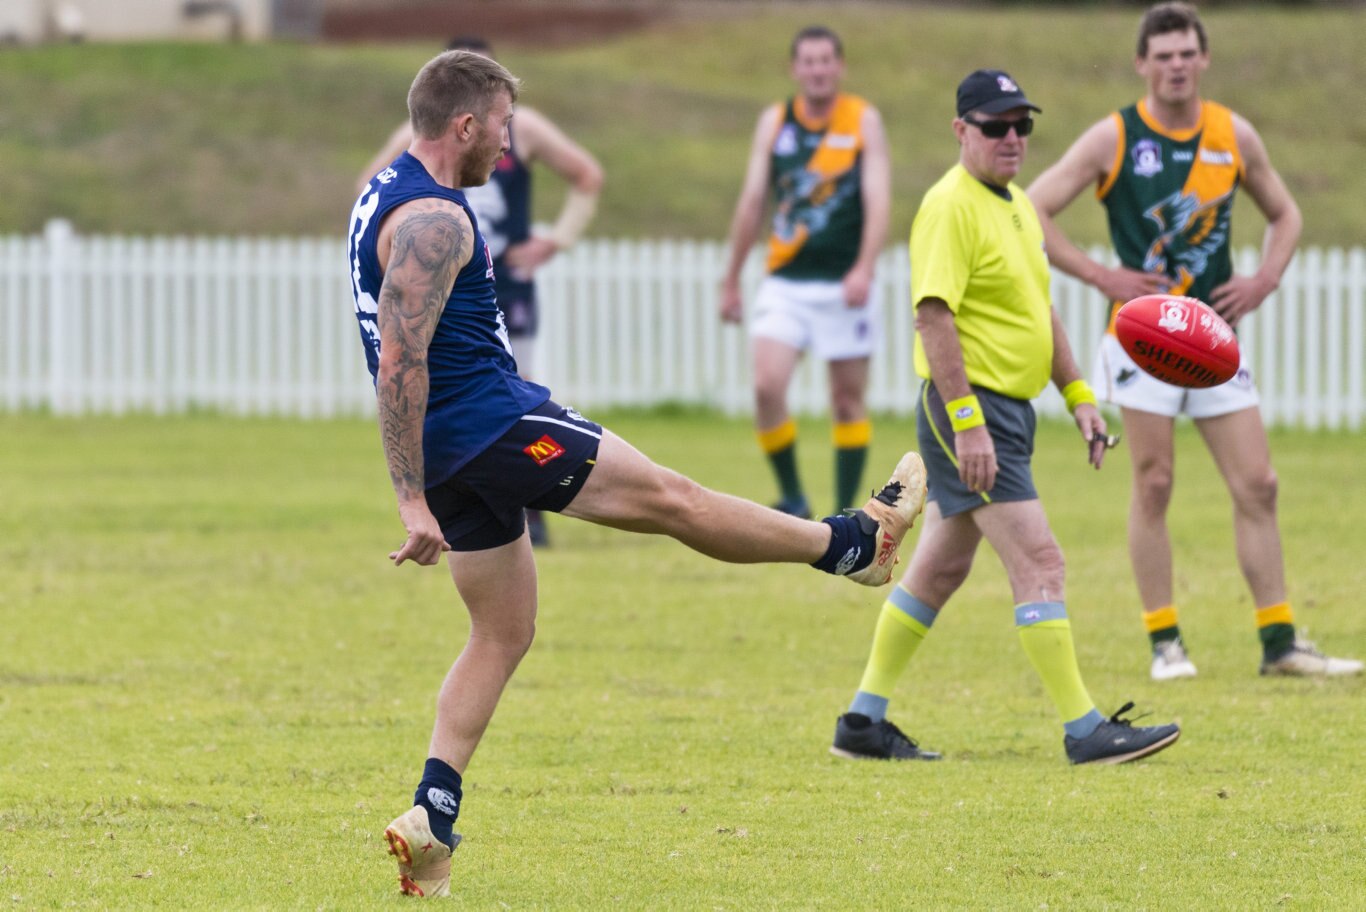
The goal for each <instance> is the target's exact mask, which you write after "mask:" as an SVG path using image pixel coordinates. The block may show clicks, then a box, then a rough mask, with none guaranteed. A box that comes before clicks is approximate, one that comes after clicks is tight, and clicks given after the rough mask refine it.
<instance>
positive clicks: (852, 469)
mask: <svg viewBox="0 0 1366 912" xmlns="http://www.w3.org/2000/svg"><path fill="white" fill-rule="evenodd" d="M833 436H834V442H835V512H839V511H840V510H843V509H844V508H845V507H857V506H860V505H861V504H859V503H856V502H855V500H856V499H857V498H858V496H859V485H860V482H862V481H863V467H864V466H865V465H866V464H867V463H868V444H869V443H871V442H872V439H873V423H872V422H871V421H869V420H868V419H867V418H864V419H862V420H860V421H850V422H847V423H845V424H836V425H835V429H834V435H833Z"/></svg>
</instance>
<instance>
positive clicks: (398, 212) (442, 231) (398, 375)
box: [376, 199, 474, 565]
mask: <svg viewBox="0 0 1366 912" xmlns="http://www.w3.org/2000/svg"><path fill="white" fill-rule="evenodd" d="M473 236H474V232H473V231H471V230H470V223H469V218H468V216H466V215H465V211H464V210H463V209H461V208H460V207H459V206H457V205H456V204H455V203H452V202H449V201H447V200H439V199H421V200H414V201H413V202H411V203H407V204H405V205H403V206H400V207H399V208H397V209H395V210H394V212H393V214H392V215H391V216H390V217H389V218H388V219H387V220H386V224H385V225H384V227H383V229H382V230H381V233H380V239H379V248H380V262H381V264H382V265H384V284H383V285H382V286H381V288H380V293H379V334H380V349H379V351H380V355H379V377H378V381H377V384H376V389H377V394H378V401H379V426H380V435H381V437H382V438H383V440H384V456H385V459H386V460H387V461H388V463H389V478H390V480H391V481H392V482H393V484H394V493H395V494H396V495H398V512H399V517H400V518H401V519H402V520H403V526H404V528H405V529H407V530H408V540H407V542H405V543H404V545H403V547H401V548H400V549H399V550H397V551H395V552H393V553H392V554H390V555H389V557H390V559H391V560H393V561H394V564H395V565H398V564H401V563H403V562H404V561H405V560H413V561H416V562H417V563H419V564H426V565H429V564H435V563H436V562H437V561H438V560H440V559H441V552H443V551H449V550H450V546H449V545H448V544H446V540H445V539H444V538H443V537H442V535H441V528H440V526H439V525H438V524H437V521H436V517H434V516H433V515H432V511H431V510H430V509H429V508H428V507H427V497H426V483H425V477H424V473H423V465H422V422H423V419H424V418H425V417H426V414H427V387H428V375H427V348H428V346H429V345H430V344H431V341H432V334H433V333H434V332H435V331H436V323H437V321H438V320H439V319H440V318H441V311H442V310H443V309H444V308H445V306H446V299H447V298H448V297H450V293H451V287H452V286H453V285H454V283H455V277H456V275H457V274H458V273H459V272H460V270H461V268H462V267H463V266H464V265H465V264H466V263H468V262H469V260H470V255H471V253H472V249H473ZM386 261H387V262H386Z"/></svg>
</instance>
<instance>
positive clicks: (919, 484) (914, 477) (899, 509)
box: [845, 452, 928, 586]
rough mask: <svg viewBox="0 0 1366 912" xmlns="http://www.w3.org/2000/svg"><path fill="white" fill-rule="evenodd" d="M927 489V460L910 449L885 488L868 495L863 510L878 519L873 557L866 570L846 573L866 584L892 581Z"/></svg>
mask: <svg viewBox="0 0 1366 912" xmlns="http://www.w3.org/2000/svg"><path fill="white" fill-rule="evenodd" d="M927 492H928V487H927V485H926V481H925V462H924V460H922V459H921V458H920V454H919V453H914V452H910V453H907V454H906V455H905V456H902V457H901V461H900V462H898V463H897V464H896V469H894V470H893V471H892V477H891V478H890V479H889V480H888V482H887V483H886V484H885V485H883V486H882V490H881V491H878V492H877V493H876V494H874V495H873V496H872V497H870V498H868V502H867V503H866V504H864V505H863V509H862V510H861V511H859V512H861V513H863V514H864V515H866V516H867V517H868V518H869V519H871V520H873V521H874V522H875V523H877V531H876V532H875V533H874V534H873V541H874V552H873V559H872V561H871V562H869V564H868V566H866V567H864V568H863V569H862V570H855V571H854V572H852V573H848V574H845V576H847V578H848V579H851V580H853V581H854V582H856V583H862V584H863V585H865V586H883V585H886V584H887V583H888V582H890V581H891V579H892V570H893V569H894V568H895V567H896V565H897V561H899V560H900V558H899V557H898V556H897V551H898V550H899V549H900V548H901V540H902V539H903V538H905V537H906V533H907V532H909V531H911V526H912V525H913V524H914V523H915V518H916V517H917V516H919V515H920V511H921V510H923V509H925V495H926V493H927Z"/></svg>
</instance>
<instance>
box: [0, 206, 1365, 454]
mask: <svg viewBox="0 0 1366 912" xmlns="http://www.w3.org/2000/svg"><path fill="white" fill-rule="evenodd" d="M724 254H725V251H724V248H723V246H722V245H721V244H719V243H715V242H696V241H611V240H600V241H589V242H586V243H583V244H580V245H579V246H577V247H576V248H574V250H572V251H570V252H568V253H566V254H564V255H562V256H560V257H557V258H556V259H555V260H553V261H552V262H551V263H550V264H549V265H547V266H546V267H545V268H544V269H543V270H542V272H541V274H540V295H541V304H542V308H541V309H542V323H541V340H540V343H539V350H538V355H537V361H538V367H537V373H538V375H539V378H540V379H542V380H543V381H544V382H546V383H547V384H548V385H549V386H550V387H551V388H552V389H553V390H555V395H556V398H557V399H559V400H561V401H563V402H565V403H572V404H574V405H575V406H577V407H579V408H601V407H605V406H649V405H656V404H661V403H681V404H689V405H703V406H711V407H716V408H719V409H722V410H724V411H726V412H732V413H735V412H746V411H748V410H749V409H750V408H751V393H750V384H749V364H748V357H747V351H748V342H747V339H746V337H745V335H744V333H743V332H742V331H740V330H739V329H736V328H734V327H729V326H725V325H723V324H722V323H721V322H720V320H719V319H718V317H717V313H716V297H717V295H716V292H717V287H718V283H719V281H720V272H721V269H722V268H723V264H724V262H725V255H724ZM1093 254H1098V255H1105V252H1104V251H1100V250H1097V251H1093ZM1256 262H1257V254H1256V252H1255V251H1254V250H1251V249H1245V250H1241V251H1239V252H1238V254H1237V257H1236V266H1237V268H1238V271H1240V272H1250V271H1252V269H1254V268H1255V265H1256ZM749 266H750V268H749V269H748V271H747V273H746V276H745V280H746V282H747V284H748V285H749V286H750V287H751V288H752V287H753V285H754V284H756V283H757V282H758V280H759V278H760V271H759V263H758V260H757V258H755V260H753V261H751V263H750V264H749ZM1053 281H1054V286H1053V287H1054V300H1055V303H1056V304H1057V307H1058V310H1059V312H1060V313H1061V314H1062V318H1063V322H1064V323H1065V325H1066V326H1067V330H1068V335H1069V336H1070V338H1071V340H1072V344H1073V347H1074V348H1075V349H1076V352H1077V356H1078V360H1079V361H1080V362H1081V364H1082V365H1083V369H1084V370H1088V371H1089V365H1090V364H1091V360H1092V353H1093V352H1094V350H1095V346H1096V343H1097V341H1098V340H1099V338H1100V335H1101V333H1102V331H1103V329H1104V322H1105V319H1106V307H1105V302H1104V301H1103V300H1102V298H1101V296H1100V295H1099V294H1098V293H1097V292H1095V291H1093V290H1091V289H1089V288H1087V287H1085V286H1083V285H1082V284H1081V283H1079V282H1077V281H1075V280H1073V279H1071V278H1069V277H1067V276H1064V275H1061V274H1060V273H1056V272H1055V273H1054V279H1053ZM878 282H879V283H880V286H881V294H882V301H883V314H884V327H885V332H884V338H883V344H882V348H881V350H879V351H878V352H877V353H876V355H875V356H874V358H873V362H872V377H871V383H870V388H869V402H870V405H871V406H872V407H873V408H874V409H877V410H880V411H886V412H892V413H897V414H906V413H910V412H912V411H914V408H915V390H916V389H917V388H918V386H919V381H918V380H917V379H916V377H915V370H914V365H913V364H912V358H911V343H912V339H913V335H914V334H913V330H912V312H911V307H910V300H909V296H910V295H909V266H908V264H907V262H906V257H905V254H904V252H903V251H901V250H900V249H895V250H889V251H888V252H887V253H886V254H884V255H883V257H882V261H881V263H880V266H879V270H878ZM351 306H352V305H351V292H350V286H349V280H348V276H347V269H346V263H345V252H344V246H343V244H342V242H341V241H340V240H337V239H330V238H329V239H318V238H305V239H299V238H183V237H175V238H167V237H158V238H133V237H117V236H106V237H93V236H92V237H83V236H79V235H76V234H75V233H73V232H72V230H71V228H70V227H69V226H68V225H67V224H66V223H64V222H60V221H58V222H53V223H51V224H50V225H49V226H48V227H47V229H46V231H45V232H44V233H43V234H42V235H41V236H22V237H21V236H11V237H0V409H7V410H21V409H49V410H51V411H52V412H54V413H58V414H118V413H122V412H127V411H143V412H154V413H175V412H183V411H186V410H189V409H199V408H203V409H215V410H221V411H225V412H229V413H237V414H270V415H294V416H300V417H319V416H332V415H351V414H370V413H371V412H372V411H373V409H374V392H373V388H372V387H371V384H370V379H369V375H368V374H367V373H366V371H365V365H364V358H363V356H362V354H361V346H360V341H359V338H358V336H357V331H356V323H355V320H354V319H353V318H352V316H351ZM1239 337H1240V341H1241V344H1242V346H1243V348H1244V350H1245V351H1246V352H1248V353H1249V355H1250V356H1251V359H1252V362H1253V367H1254V371H1255V374H1256V377H1257V381H1258V386H1259V387H1260V389H1261V393H1262V401H1263V413H1264V415H1265V417H1266V419H1267V421H1268V423H1270V424H1276V425H1282V426H1295V427H1305V428H1352V429H1359V428H1360V427H1361V426H1362V422H1363V417H1366V396H1364V395H1363V361H1364V360H1366V352H1363V342H1366V249H1363V248H1360V247H1357V248H1352V249H1350V250H1344V249H1339V248H1334V249H1327V250H1324V249H1319V248H1307V249H1305V250H1303V251H1301V252H1300V254H1299V255H1298V256H1297V257H1296V258H1295V261H1294V262H1293V263H1292V264H1291V267H1290V269H1289V270H1288V271H1287V273H1286V275H1285V278H1284V280H1283V282H1282V284H1281V288H1280V290H1279V291H1277V292H1276V293H1275V294H1274V295H1272V297H1271V298H1269V299H1268V300H1267V302H1266V304H1265V305H1264V306H1263V307H1262V309H1261V310H1260V311H1258V312H1257V313H1255V314H1253V315H1252V316H1251V317H1249V318H1248V319H1246V320H1245V321H1244V322H1243V324H1242V325H1241V326H1240V327H1239ZM826 401H827V394H826V389H825V383H824V378H823V375H822V369H821V367H820V365H818V364H815V363H810V362H808V363H805V364H803V365H802V367H801V369H800V370H799V372H798V376H797V378H796V382H795V383H794V385H793V389H792V406H793V409H794V410H795V411H797V412H799V413H813V412H822V411H824V410H825V409H826V408H827V406H826ZM1039 407H1040V410H1041V411H1043V412H1045V413H1051V414H1059V413H1061V411H1062V403H1061V400H1060V398H1059V397H1058V396H1057V395H1056V393H1055V392H1053V391H1050V392H1048V393H1046V394H1045V395H1044V397H1043V398H1041V399H1040V401H1039Z"/></svg>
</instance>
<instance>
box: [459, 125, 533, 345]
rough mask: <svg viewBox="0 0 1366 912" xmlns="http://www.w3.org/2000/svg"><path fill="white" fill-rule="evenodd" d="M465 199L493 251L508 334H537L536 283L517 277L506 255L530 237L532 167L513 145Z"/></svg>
mask: <svg viewBox="0 0 1366 912" xmlns="http://www.w3.org/2000/svg"><path fill="white" fill-rule="evenodd" d="M514 141H515V140H514ZM465 199H466V200H467V201H468V202H469V204H470V208H471V209H473V210H474V213H475V215H477V216H478V217H479V226H480V228H481V229H482V230H483V232H484V239H485V240H486V241H488V245H489V253H491V254H493V273H494V276H495V278H494V283H495V288H496V290H497V292H498V307H499V309H501V310H502V311H503V317H504V318H505V319H506V320H507V328H508V335H511V336H534V335H535V334H536V324H537V322H538V321H537V313H536V285H535V283H534V282H533V281H532V280H530V279H525V278H518V277H517V276H516V275H515V274H514V272H513V270H511V269H509V268H508V266H507V262H506V261H505V259H504V255H505V254H506V253H507V249H508V248H509V247H512V246H515V245H517V244H520V243H522V242H523V241H525V240H527V239H528V238H530V237H531V169H530V168H528V167H527V166H526V162H524V161H522V160H521V159H520V158H518V157H517V147H516V145H514V146H513V147H512V148H511V149H509V150H508V152H507V154H506V155H504V156H503V157H502V158H501V159H499V160H498V166H497V167H496V168H494V169H493V176H492V177H490V178H489V182H488V183H487V184H483V185H482V186H479V187H468V188H466V189H465Z"/></svg>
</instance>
